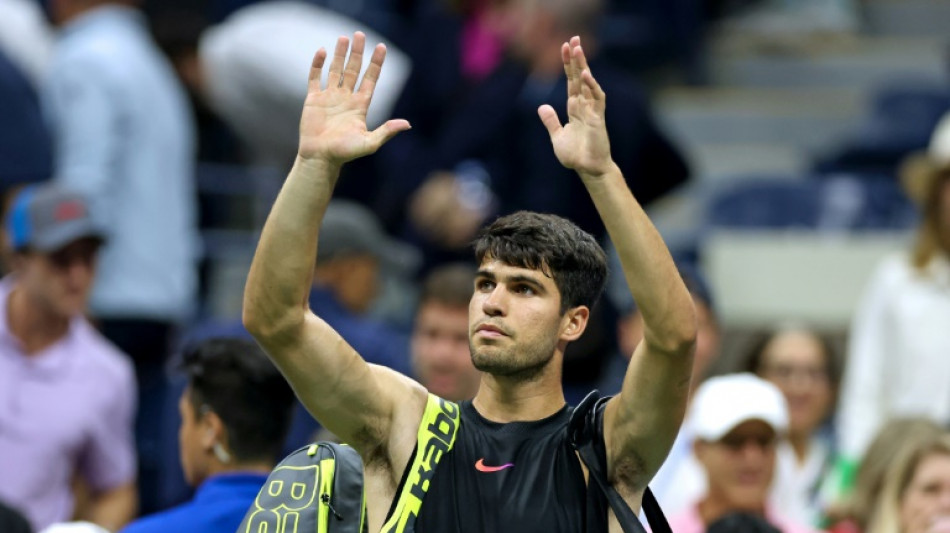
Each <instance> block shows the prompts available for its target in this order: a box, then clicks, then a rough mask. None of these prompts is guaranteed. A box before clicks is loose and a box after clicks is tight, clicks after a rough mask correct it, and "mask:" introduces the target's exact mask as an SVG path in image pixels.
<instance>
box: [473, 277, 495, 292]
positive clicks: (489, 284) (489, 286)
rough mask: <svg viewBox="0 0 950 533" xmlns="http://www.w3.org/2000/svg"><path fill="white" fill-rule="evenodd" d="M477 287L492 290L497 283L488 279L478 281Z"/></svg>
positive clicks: (482, 289) (481, 289)
mask: <svg viewBox="0 0 950 533" xmlns="http://www.w3.org/2000/svg"><path fill="white" fill-rule="evenodd" d="M475 287H476V288H477V289H478V290H480V291H490V290H492V289H493V288H494V287H495V284H494V283H492V282H490V281H488V280H484V281H479V282H478V283H476V284H475Z"/></svg>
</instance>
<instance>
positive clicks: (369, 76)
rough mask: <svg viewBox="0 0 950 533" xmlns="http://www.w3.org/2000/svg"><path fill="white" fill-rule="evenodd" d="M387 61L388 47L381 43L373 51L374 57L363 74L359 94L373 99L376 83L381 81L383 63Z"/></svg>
mask: <svg viewBox="0 0 950 533" xmlns="http://www.w3.org/2000/svg"><path fill="white" fill-rule="evenodd" d="M385 60H386V45H384V44H382V43H380V44H377V45H376V48H374V49H373V57H371V58H370V60H369V66H368V67H366V72H364V73H363V81H361V82H360V88H359V93H360V94H363V95H365V96H366V97H367V98H369V99H372V97H373V91H374V90H375V89H376V82H377V81H379V73H380V72H381V71H382V69H383V62H384V61H385Z"/></svg>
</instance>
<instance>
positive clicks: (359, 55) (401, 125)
mask: <svg viewBox="0 0 950 533" xmlns="http://www.w3.org/2000/svg"><path fill="white" fill-rule="evenodd" d="M349 44H350V43H349V39H348V38H346V37H340V38H339V39H338V40H337V43H336V49H335V50H334V53H333V60H332V62H331V63H330V70H329V72H328V75H327V87H326V88H322V87H321V77H322V72H323V66H324V63H325V62H326V58H327V54H326V51H325V50H324V49H323V48H321V49H320V50H318V51H317V53H316V55H315V56H314V58H313V64H312V65H311V67H310V80H309V85H308V89H307V99H306V101H305V102H304V108H303V113H302V114H301V118H300V145H299V147H298V155H299V156H300V157H301V158H304V159H322V160H325V161H327V162H330V163H334V164H343V163H345V162H347V161H351V160H353V159H356V158H358V157H362V156H365V155H369V154H371V153H373V152H375V151H376V150H378V149H379V147H380V146H382V145H383V144H384V143H385V142H386V141H388V140H389V139H391V138H392V137H393V136H394V135H396V134H397V133H399V132H400V131H404V130H407V129H409V123H408V122H407V121H405V120H390V121H387V122H386V123H385V124H383V125H381V126H379V127H378V128H376V129H375V130H372V131H370V130H368V129H367V128H366V111H367V110H368V109H369V104H370V102H371V100H372V98H373V90H374V89H375V88H376V81H377V80H378V79H379V73H380V71H381V70H382V66H383V61H384V59H385V58H386V47H385V46H384V45H382V44H378V45H376V48H375V49H374V50H373V56H372V58H371V59H370V64H369V67H368V68H367V69H366V72H365V73H364V74H363V81H362V82H361V83H360V86H359V88H358V89H357V88H356V82H357V80H358V79H359V75H360V68H361V66H362V64H363V50H364V48H365V46H366V36H365V35H363V33H361V32H356V33H355V34H354V35H353V46H352V49H351V50H350V57H349V59H348V60H347V57H346V52H347V49H348V48H350V46H349ZM344 64H345V66H344Z"/></svg>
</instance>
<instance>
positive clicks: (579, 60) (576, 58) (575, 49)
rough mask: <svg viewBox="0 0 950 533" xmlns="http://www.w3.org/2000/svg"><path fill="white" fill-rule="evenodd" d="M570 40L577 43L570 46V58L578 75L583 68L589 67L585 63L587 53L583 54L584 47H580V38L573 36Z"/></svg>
mask: <svg viewBox="0 0 950 533" xmlns="http://www.w3.org/2000/svg"><path fill="white" fill-rule="evenodd" d="M571 42H572V43H573V42H576V43H577V45H575V46H571V59H573V63H574V65H575V67H576V68H577V75H578V76H580V73H581V72H583V71H584V70H587V69H589V68H590V67H589V66H588V65H587V55H586V54H584V49H583V48H582V47H581V40H580V38H579V37H574V38H573V39H571Z"/></svg>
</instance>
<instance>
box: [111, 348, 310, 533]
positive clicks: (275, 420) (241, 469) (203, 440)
mask: <svg viewBox="0 0 950 533" xmlns="http://www.w3.org/2000/svg"><path fill="white" fill-rule="evenodd" d="M183 368H184V371H185V374H186V375H187V376H188V385H187V387H186V388H185V390H184V392H183V393H182V395H181V397H180V399H179V402H178V410H179V412H180V414H181V426H180V428H179V430H178V442H179V447H180V449H179V453H180V455H181V463H182V470H183V471H184V474H185V479H186V480H187V481H188V483H189V484H190V485H192V486H194V487H196V488H197V490H196V493H195V497H194V498H193V499H192V500H191V501H189V502H186V503H184V504H182V505H180V506H178V507H174V508H172V509H168V510H166V511H162V512H160V513H156V514H153V515H151V516H147V517H144V518H141V519H139V520H137V521H135V522H132V523H131V524H129V525H128V526H126V528H125V529H123V530H122V531H123V532H124V533H159V532H165V531H174V532H176V533H232V532H233V531H235V530H236V529H237V527H238V525H239V524H240V523H241V520H242V519H243V518H244V513H245V512H246V511H247V508H248V507H250V506H251V504H252V503H253V502H254V499H255V498H256V497H257V493H258V491H259V490H260V488H261V486H263V485H264V481H265V480H266V479H267V475H268V474H269V473H270V471H271V469H273V468H274V466H275V465H276V464H277V462H278V461H279V460H280V457H281V450H282V447H283V443H284V437H285V436H286V434H287V428H288V426H289V425H290V409H291V405H292V404H293V400H294V397H293V392H292V391H291V390H290V388H289V387H288V386H287V383H286V381H284V379H283V376H281V374H280V372H278V371H277V369H276V368H274V365H273V364H272V363H271V362H270V361H269V360H268V359H267V357H266V356H265V355H264V354H263V353H261V349H260V348H259V347H258V346H257V345H256V344H254V342H253V341H250V340H246V339H226V338H217V339H208V340H205V341H202V342H201V343H199V344H197V345H196V346H193V347H192V348H191V349H189V350H188V351H187V352H186V353H185V356H184V361H183Z"/></svg>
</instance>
